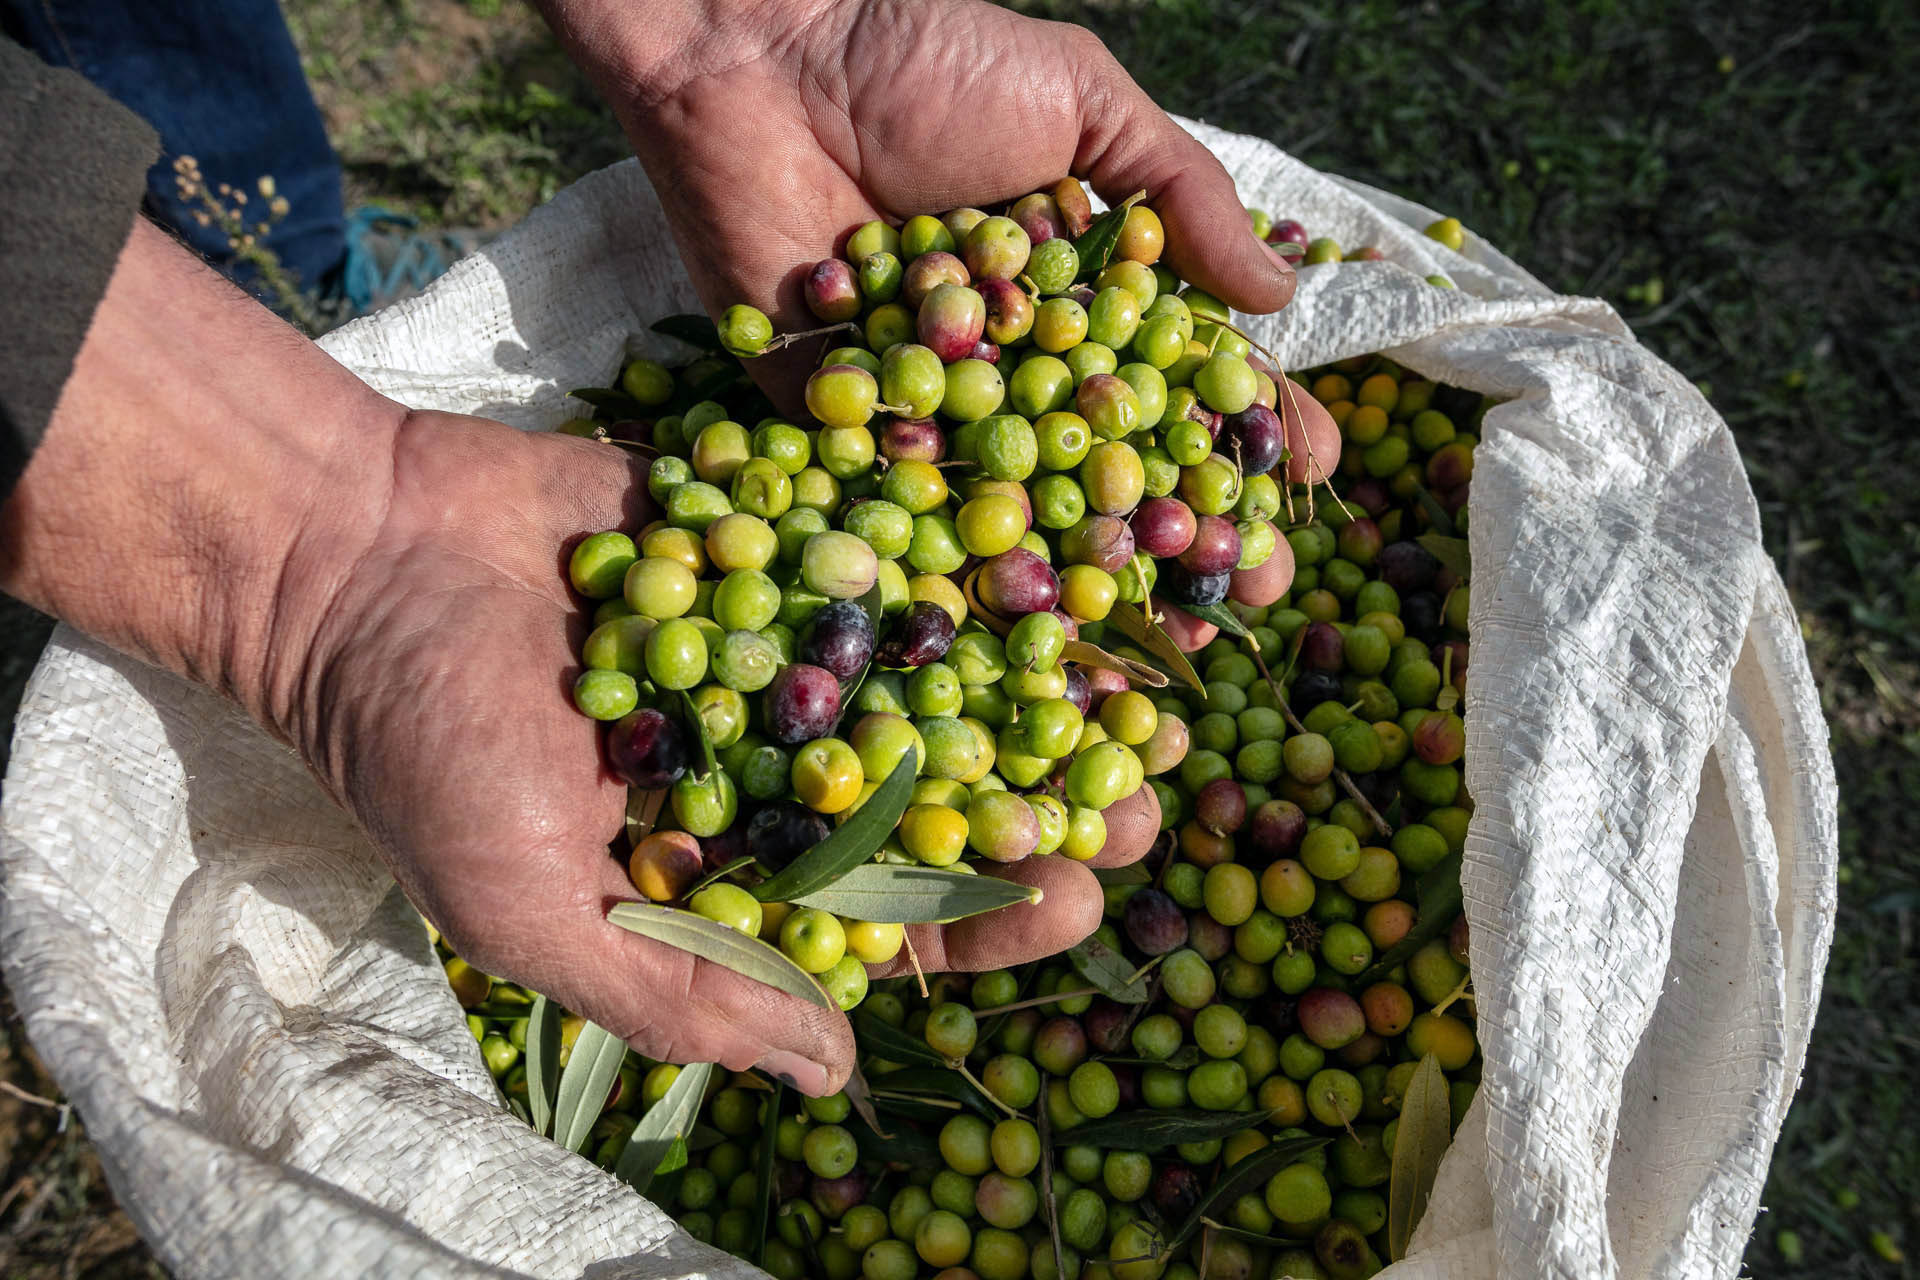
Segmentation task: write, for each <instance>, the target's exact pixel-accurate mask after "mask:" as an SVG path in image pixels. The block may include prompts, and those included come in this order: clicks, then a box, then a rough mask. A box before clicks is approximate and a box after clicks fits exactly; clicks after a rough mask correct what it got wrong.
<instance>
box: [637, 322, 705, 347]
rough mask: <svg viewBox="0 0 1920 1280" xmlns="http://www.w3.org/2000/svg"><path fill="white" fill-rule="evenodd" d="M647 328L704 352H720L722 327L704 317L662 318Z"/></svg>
mask: <svg viewBox="0 0 1920 1280" xmlns="http://www.w3.org/2000/svg"><path fill="white" fill-rule="evenodd" d="M647 327H648V328H649V329H652V330H653V331H654V332H655V333H662V334H665V335H666V336H667V337H669V338H678V339H679V340H680V341H681V342H684V343H686V344H687V345H688V346H690V347H698V348H699V349H700V350H702V351H718V350H720V327H719V326H718V325H716V324H714V322H713V321H711V320H709V319H708V318H707V317H706V316H703V315H680V316H662V317H661V318H660V319H658V320H655V321H654V322H653V323H652V324H650V325H648V326H647Z"/></svg>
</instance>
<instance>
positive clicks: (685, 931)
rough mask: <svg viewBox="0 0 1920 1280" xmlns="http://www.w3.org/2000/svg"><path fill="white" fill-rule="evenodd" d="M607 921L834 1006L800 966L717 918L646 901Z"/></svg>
mask: <svg viewBox="0 0 1920 1280" xmlns="http://www.w3.org/2000/svg"><path fill="white" fill-rule="evenodd" d="M607 923H609V924H615V925H618V926H620V927H621V928H622V929H625V930H626V931H627V932H629V933H637V934H639V935H640V936H641V937H643V938H651V939H652V940H653V941H655V942H663V943H665V944H666V945H667V946H670V947H676V948H678V949H679V950H681V951H688V952H691V953H693V954H694V955H696V956H699V957H700V958H701V959H703V960H711V961H713V963H715V964H717V965H724V966H725V967H726V968H729V969H731V970H733V971H734V972H735V973H737V974H740V975H741V976H742V977H747V978H752V979H753V980H754V981H755V982H764V983H766V984H767V985H768V986H770V987H775V988H778V989H779V990H781V991H784V992H786V993H787V994H788V995H790V996H798V997H799V998H800V999H802V1000H805V1001H807V1002H808V1003H809V1004H816V1005H818V1006H820V1007H821V1008H822V1009H833V1008H836V1007H837V1006H836V1005H835V1004H834V1003H833V1001H832V1000H831V999H829V998H828V996H827V993H826V992H825V991H823V990H821V989H820V984H819V983H818V982H815V981H814V980H813V978H812V976H811V975H810V974H808V973H807V971H806V970H804V969H802V968H801V967H800V966H799V965H797V964H795V963H794V962H793V961H791V960H789V959H787V958H786V957H785V956H784V955H782V954H780V952H779V951H778V950H777V949H776V948H773V947H770V946H768V945H767V944H766V943H764V942H762V941H760V940H759V939H758V938H749V937H748V936H747V935H746V934H744V933H741V932H740V931H739V930H737V929H733V928H729V927H728V926H726V925H724V924H721V923H720V922H719V921H718V920H709V919H707V918H706V917H705V916H697V915H695V914H694V913H693V912H691V911H682V910H680V909H679V908H678V907H660V906H655V905H654V904H653V903H651V902H621V903H617V904H615V906H614V907H613V909H612V910H610V911H608V912H607Z"/></svg>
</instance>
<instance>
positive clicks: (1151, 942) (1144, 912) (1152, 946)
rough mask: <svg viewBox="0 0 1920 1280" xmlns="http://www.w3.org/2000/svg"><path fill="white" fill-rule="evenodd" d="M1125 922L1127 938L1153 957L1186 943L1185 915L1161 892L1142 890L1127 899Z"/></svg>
mask: <svg viewBox="0 0 1920 1280" xmlns="http://www.w3.org/2000/svg"><path fill="white" fill-rule="evenodd" d="M1123 923H1124V925H1125V928H1126V931H1127V939H1128V940H1129V941H1130V942H1132V943H1133V945H1134V946H1136V947H1138V948H1140V950H1142V951H1144V952H1146V953H1147V954H1148V955H1150V956H1162V955H1165V954H1166V953H1167V952H1169V951H1174V950H1177V949H1179V948H1180V947H1183V946H1185V945H1186V942H1187V932H1188V930H1187V917H1186V914H1185V913H1184V912H1182V911H1181V910H1180V904H1179V903H1177V902H1175V901H1174V900H1173V899H1172V898H1171V897H1169V896H1168V895H1167V894H1166V893H1163V892H1162V891H1161V890H1159V889H1141V890H1139V891H1138V892H1136V893H1135V894H1134V895H1133V896H1132V897H1130V898H1128V899H1127V906H1126V912H1125V915H1124V917H1123ZM1216 958H1217V957H1216Z"/></svg>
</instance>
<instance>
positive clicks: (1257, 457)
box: [1223, 401, 1287, 476]
mask: <svg viewBox="0 0 1920 1280" xmlns="http://www.w3.org/2000/svg"><path fill="white" fill-rule="evenodd" d="M1223 434H1224V435H1225V437H1226V438H1227V439H1228V440H1229V441H1231V442H1232V444H1233V445H1236V446H1238V447H1239V450H1240V470H1241V473H1242V474H1243V475H1249V476H1255V475H1262V474H1264V473H1266V472H1268V471H1271V470H1273V469H1274V468H1275V467H1277V466H1279V465H1280V455H1281V454H1282V453H1284V452H1286V448H1287V429H1286V426H1285V425H1284V424H1283V423H1282V422H1281V421H1280V415H1279V414H1277V413H1275V412H1274V411H1273V410H1271V409H1269V408H1267V406H1265V405H1263V404H1260V403H1259V402H1257V401H1256V402H1255V403H1253V404H1250V405H1248V406H1247V407H1246V408H1245V409H1242V410H1241V411H1240V412H1239V413H1235V414H1229V415H1228V416H1227V420H1226V424H1225V426H1224V428H1223Z"/></svg>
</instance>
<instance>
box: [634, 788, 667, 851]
mask: <svg viewBox="0 0 1920 1280" xmlns="http://www.w3.org/2000/svg"><path fill="white" fill-rule="evenodd" d="M666 805H667V793H666V792H665V791H642V790H640V789H639V788H638V787H630V788H628V789H627V843H628V844H629V845H638V844H639V843H640V842H641V841H642V840H645V839H646V838H647V836H648V835H650V834H652V832H653V824H654V823H656V822H658V821H660V811H661V810H662V809H664V808H666Z"/></svg>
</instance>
